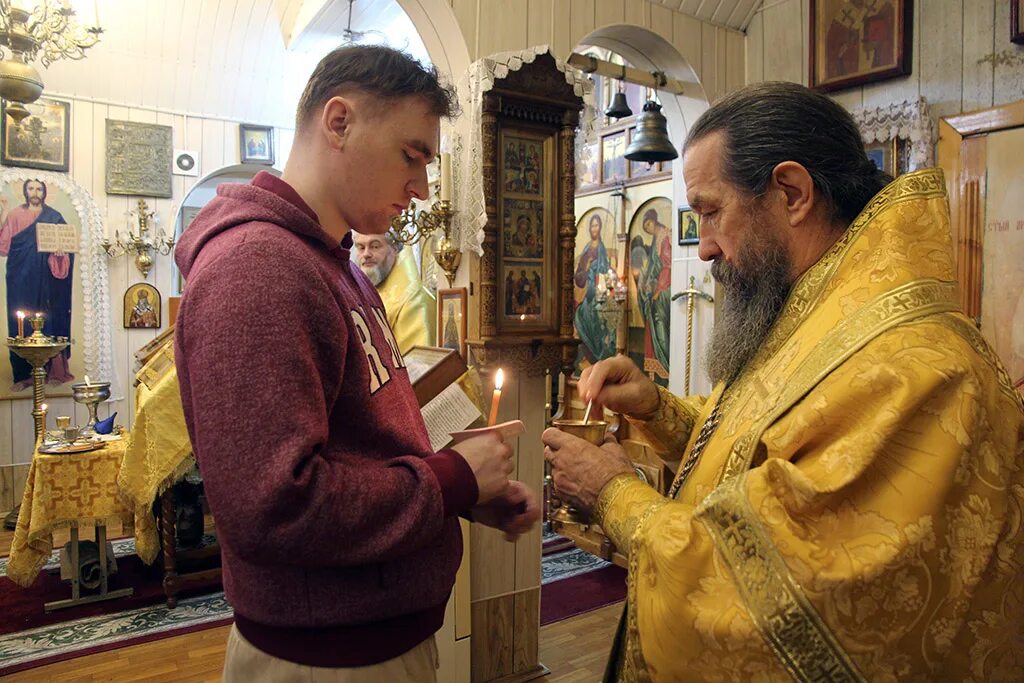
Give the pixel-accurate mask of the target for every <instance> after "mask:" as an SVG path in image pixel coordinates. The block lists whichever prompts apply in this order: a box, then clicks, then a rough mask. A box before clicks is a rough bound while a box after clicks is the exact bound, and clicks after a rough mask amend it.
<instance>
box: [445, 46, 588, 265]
mask: <svg viewBox="0 0 1024 683" xmlns="http://www.w3.org/2000/svg"><path fill="white" fill-rule="evenodd" d="M545 53H550V49H549V48H548V46H547V45H538V46H535V47H530V48H527V49H525V50H518V51H515V52H499V53H497V54H493V55H490V56H488V57H483V58H481V59H478V60H477V61H475V62H473V63H472V64H470V65H469V69H468V70H467V71H466V73H465V74H463V76H462V78H460V79H459V82H458V86H457V91H458V95H459V105H460V106H461V108H462V116H461V117H460V119H459V121H458V124H457V129H456V130H453V131H451V134H450V135H449V136H448V138H449V139H448V143H447V144H448V147H449V149H447V150H445V151H448V152H450V153H451V155H452V162H453V163H452V207H453V209H454V211H455V215H454V216H453V218H452V223H453V233H454V239H453V241H454V242H455V244H457V245H458V247H459V249H460V250H461V251H463V252H468V251H473V252H476V253H477V254H482V253H483V247H482V246H481V245H482V244H483V241H484V226H485V225H487V209H486V206H485V203H484V183H483V180H484V178H483V175H484V173H483V133H482V131H481V121H482V119H483V116H482V114H483V98H484V93H486V92H487V91H489V90H490V89H491V88H493V87H494V82H495V81H496V80H500V79H502V78H505V77H506V76H508V75H509V73H511V72H513V71H518V70H519V69H521V68H522V67H523V65H524V64H530V63H532V62H533V61H534V60H535V59H537V56H538V55H542V54H545ZM552 57H553V58H554V60H555V66H556V67H557V68H558V70H559V71H560V72H562V73H563V74H565V82H566V83H568V84H570V85H571V86H572V89H573V92H574V93H576V94H577V95H578V96H580V97H582V98H583V101H584V109H585V111H584V112H583V114H581V116H580V120H581V121H592V120H594V116H593V115H591V113H590V112H591V110H592V109H593V108H594V99H593V94H592V91H593V83H592V82H591V80H590V78H589V77H588V76H587V75H586V74H585V73H583V72H582V71H580V70H579V69H577V68H575V67H573V66H570V65H569V64H566V63H565V62H563V61H562V60H560V59H558V58H557V57H554V55H552Z"/></svg>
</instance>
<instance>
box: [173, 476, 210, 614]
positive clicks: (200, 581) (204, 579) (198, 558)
mask: <svg viewBox="0 0 1024 683" xmlns="http://www.w3.org/2000/svg"><path fill="white" fill-rule="evenodd" d="M174 520H175V512H174V492H173V491H172V490H171V489H170V488H169V489H167V490H166V491H164V492H163V493H162V494H160V541H161V543H162V545H163V550H164V594H165V595H166V596H167V606H168V607H169V608H171V609H174V608H175V607H177V606H178V593H180V592H182V591H184V590H187V589H189V588H191V587H193V586H202V585H208V584H211V583H214V582H220V567H219V566H217V567H213V568H207V569H200V570H197V571H189V572H182V573H179V572H178V568H179V567H178V565H179V563H182V564H184V563H193V562H202V563H206V562H207V561H209V560H210V559H211V558H218V561H219V558H220V544H214V545H210V546H206V547H204V548H196V549H195V550H182V551H179V550H178V549H177V547H176V539H175V532H174Z"/></svg>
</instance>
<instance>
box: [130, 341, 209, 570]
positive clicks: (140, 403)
mask: <svg viewBox="0 0 1024 683" xmlns="http://www.w3.org/2000/svg"><path fill="white" fill-rule="evenodd" d="M137 377H138V379H139V385H138V387H137V390H136V394H135V406H136V407H135V423H134V425H133V427H132V431H131V434H130V435H129V437H128V443H127V447H126V449H125V453H124V462H123V463H122V465H121V473H120V474H119V475H118V477H117V485H118V486H119V487H120V488H121V492H122V494H123V495H124V497H125V499H126V501H127V502H128V504H129V505H130V506H131V509H132V510H133V511H134V513H135V520H136V522H135V552H136V553H137V554H138V556H139V558H140V559H141V560H142V561H143V562H145V563H146V564H151V563H152V562H153V560H155V559H156V556H157V553H158V552H159V551H160V536H159V534H158V533H157V527H156V519H155V518H154V517H153V514H152V512H151V510H152V505H153V501H154V500H155V499H156V497H157V496H158V495H160V493H162V492H163V491H164V490H166V489H167V488H168V487H170V486H172V485H173V484H174V483H175V482H177V481H178V480H179V479H181V478H182V477H183V476H184V475H185V473H186V472H188V471H189V470H190V469H191V468H192V467H193V465H195V458H194V457H193V456H192V444H191V443H190V442H189V438H188V429H187V427H186V426H185V414H184V413H183V412H182V408H181V394H180V393H179V391H178V372H177V370H176V369H175V367H174V344H173V339H172V340H168V341H167V343H165V344H164V346H163V347H162V348H161V349H160V350H159V351H158V352H157V353H156V354H154V356H153V357H152V358H151V359H150V360H149V362H147V363H146V364H145V365H144V366H143V368H142V369H141V370H140V371H139V373H138V375H137Z"/></svg>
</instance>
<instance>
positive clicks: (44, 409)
mask: <svg viewBox="0 0 1024 683" xmlns="http://www.w3.org/2000/svg"><path fill="white" fill-rule="evenodd" d="M39 410H41V411H43V412H44V413H45V412H46V404H45V403H43V404H40V406H39Z"/></svg>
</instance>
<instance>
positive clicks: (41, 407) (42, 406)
mask: <svg viewBox="0 0 1024 683" xmlns="http://www.w3.org/2000/svg"><path fill="white" fill-rule="evenodd" d="M39 412H40V413H41V414H42V418H43V433H44V434H45V433H46V404H45V403H40V404H39Z"/></svg>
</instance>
